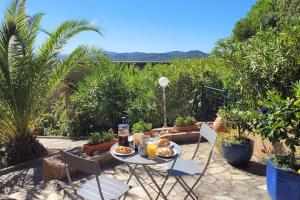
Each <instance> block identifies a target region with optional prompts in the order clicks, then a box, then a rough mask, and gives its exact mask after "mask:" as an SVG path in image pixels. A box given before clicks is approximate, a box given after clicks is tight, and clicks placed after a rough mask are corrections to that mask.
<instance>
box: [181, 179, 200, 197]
mask: <svg viewBox="0 0 300 200" xmlns="http://www.w3.org/2000/svg"><path fill="white" fill-rule="evenodd" d="M202 176H203V174H202V175H201V176H199V178H198V179H197V180H196V182H195V183H194V185H193V186H192V187H191V188H190V189H189V192H193V190H194V188H195V187H196V186H197V184H198V183H199V181H200V180H201V178H202ZM193 193H194V192H193ZM187 197H188V195H186V196H185V198H184V200H186V199H187Z"/></svg>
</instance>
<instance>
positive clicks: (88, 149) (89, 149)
mask: <svg viewBox="0 0 300 200" xmlns="http://www.w3.org/2000/svg"><path fill="white" fill-rule="evenodd" d="M117 142H118V140H117V139H115V138H114V139H113V140H112V141H110V142H104V143H101V144H96V145H90V144H84V145H83V151H84V153H86V154H88V155H91V154H92V153H93V152H94V151H98V152H99V153H102V152H105V151H108V150H109V149H110V147H111V146H112V145H114V144H115V143H117Z"/></svg>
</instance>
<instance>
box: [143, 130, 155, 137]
mask: <svg viewBox="0 0 300 200" xmlns="http://www.w3.org/2000/svg"><path fill="white" fill-rule="evenodd" d="M144 134H145V135H149V136H150V137H155V136H156V132H155V131H145V132H144Z"/></svg>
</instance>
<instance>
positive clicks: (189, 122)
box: [173, 116, 199, 133]
mask: <svg viewBox="0 0 300 200" xmlns="http://www.w3.org/2000/svg"><path fill="white" fill-rule="evenodd" d="M198 130H199V125H196V119H195V118H194V117H192V116H185V117H178V118H176V120H175V123H174V127H173V132H174V133H180V132H192V131H198Z"/></svg>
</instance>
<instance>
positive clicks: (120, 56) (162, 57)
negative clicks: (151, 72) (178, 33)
mask: <svg viewBox="0 0 300 200" xmlns="http://www.w3.org/2000/svg"><path fill="white" fill-rule="evenodd" d="M105 55H107V56H108V57H109V58H111V59H112V60H114V61H170V60H171V59H173V58H185V59H188V58H203V57H207V56H208V54H206V53H204V52H202V51H198V50H194V51H188V52H182V51H171V52H166V53H144V52H132V53H116V52H111V51H105Z"/></svg>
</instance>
